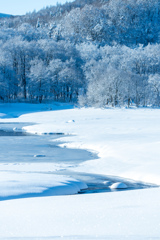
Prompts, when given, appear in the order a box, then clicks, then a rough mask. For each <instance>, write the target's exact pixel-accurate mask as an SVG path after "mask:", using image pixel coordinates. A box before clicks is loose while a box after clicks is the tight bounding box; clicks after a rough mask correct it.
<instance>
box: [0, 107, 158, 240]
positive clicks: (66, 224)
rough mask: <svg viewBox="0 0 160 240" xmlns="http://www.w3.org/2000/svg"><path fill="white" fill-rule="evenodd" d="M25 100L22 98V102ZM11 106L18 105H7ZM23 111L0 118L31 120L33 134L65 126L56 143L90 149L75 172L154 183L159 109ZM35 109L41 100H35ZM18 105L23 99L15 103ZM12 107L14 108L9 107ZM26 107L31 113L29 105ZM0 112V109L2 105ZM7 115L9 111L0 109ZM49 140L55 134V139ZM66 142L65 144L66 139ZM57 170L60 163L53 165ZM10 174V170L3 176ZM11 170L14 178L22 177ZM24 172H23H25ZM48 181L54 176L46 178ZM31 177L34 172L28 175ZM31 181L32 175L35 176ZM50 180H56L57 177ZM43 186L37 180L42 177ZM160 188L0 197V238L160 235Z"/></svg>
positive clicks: (27, 167) (45, 168)
mask: <svg viewBox="0 0 160 240" xmlns="http://www.w3.org/2000/svg"><path fill="white" fill-rule="evenodd" d="M29 106H30V105H25V104H24V105H23V108H26V109H27V108H28V111H29V108H30V107H29ZM10 107H11V109H10V114H9V115H10V117H11V113H12V114H13V115H14V111H15V112H17V106H16V108H14V105H10ZM50 107H51V108H52V111H43V112H36V113H28V114H25V115H22V116H20V117H19V118H10V119H4V118H3V119H0V122H4V121H5V122H27V123H29V122H31V123H32V122H34V123H37V124H35V125H31V126H25V127H24V129H25V130H26V131H29V132H33V133H39V134H41V133H50V132H63V133H65V134H70V136H66V137H65V138H63V139H59V140H58V142H59V141H60V140H61V141H62V143H61V146H62V147H69V148H71V147H72V148H73V147H75V148H82V149H90V150H91V151H93V152H96V153H97V154H98V156H99V159H95V160H90V161H87V162H84V163H81V164H79V165H78V164H76V165H75V166H73V165H72V166H67V165H66V166H65V167H69V169H70V170H73V171H81V172H91V173H99V174H106V175H116V176H121V177H126V178H131V179H136V180H143V181H146V182H151V183H155V184H160V175H159V169H160V161H159V147H160V140H159V136H160V123H159V119H160V110H159V109H154V110H153V109H130V110H129V109H94V108H83V109H77V108H75V109H64V108H63V106H62V110H60V108H61V107H60V106H59V107H57V106H54V105H52V106H50ZM37 108H39V106H38V107H37ZM21 109H22V105H21ZM11 110H12V111H11ZM32 110H33V107H32V109H30V112H32ZM0 112H1V111H0ZM2 112H3V113H5V114H7V111H6V112H5V111H2ZM53 141H57V140H55V139H53ZM64 142H65V143H64ZM54 167H55V166H54V165H53V164H42V165H39V164H38V168H37V167H35V164H31V163H30V164H28V165H26V164H19V165H18V164H17V165H14V164H9V165H5V164H0V171H1V181H2V179H3V175H4V174H3V172H4V171H5V172H7V171H8V173H11V172H12V171H17V174H18V171H20V170H21V171H26V172H27V171H32V172H35V171H36V172H37V173H38V174H39V176H40V177H41V173H40V172H41V171H42V170H43V171H44V172H46V173H47V172H48V173H49V172H50V171H51V169H52V170H54V169H55V170H56V168H54ZM56 167H57V169H58V170H61V169H63V168H64V165H62V166H60V165H57V166H56ZM7 176H8V177H7V179H8V180H12V179H10V177H11V175H7ZM19 177H20V176H15V179H14V180H15V181H17V180H20V179H19ZM24 177H25V178H26V175H24ZM50 179H51V181H54V178H52V177H50V178H49V179H47V178H46V181H47V184H48V183H49V181H48V180H50ZM30 180H31V182H32V179H30ZM33 180H34V181H35V179H33ZM55 182H56V181H55ZM41 183H42V186H43V181H42V182H41ZM159 202H160V188H158V187H157V188H154V189H145V190H134V191H125V192H112V193H101V194H86V195H75V196H74V195H72V196H56V197H55V196H53V197H45V198H43V197H39V198H30V199H19V200H11V201H1V202H0V212H1V215H0V223H1V224H0V238H1V239H7V238H9V239H12V238H19V239H23V238H26V239H34V238H35V239H36V238H37V239H47V238H48V239H60V238H62V239H109V240H113V239H118V240H122V239H123V240H125V239H129V240H141V239H143V240H149V239H150V240H152V239H160V217H159V215H160V204H159Z"/></svg>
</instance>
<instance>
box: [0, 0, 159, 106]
mask: <svg viewBox="0 0 160 240" xmlns="http://www.w3.org/2000/svg"><path fill="white" fill-rule="evenodd" d="M159 22H160V2H159V1H158V0H145V1H144V0H124V1H121V0H116V1H115V0H99V1H98V0H81V1H80V0H76V1H74V2H72V3H66V4H64V5H57V6H55V7H47V8H45V9H42V10H41V11H39V12H37V13H36V12H33V13H27V14H26V15H25V16H17V17H12V18H6V19H4V18H3V19H1V20H0V100H1V101H30V102H35V101H37V102H42V101H47V100H54V101H65V102H77V101H79V103H80V104H82V105H91V106H92V105H97V106H121V105H123V106H124V105H126V106H128V107H129V106H130V105H133V104H135V105H136V106H149V105H150V106H160V96H159V95H160V50H159V49H160V24H159Z"/></svg>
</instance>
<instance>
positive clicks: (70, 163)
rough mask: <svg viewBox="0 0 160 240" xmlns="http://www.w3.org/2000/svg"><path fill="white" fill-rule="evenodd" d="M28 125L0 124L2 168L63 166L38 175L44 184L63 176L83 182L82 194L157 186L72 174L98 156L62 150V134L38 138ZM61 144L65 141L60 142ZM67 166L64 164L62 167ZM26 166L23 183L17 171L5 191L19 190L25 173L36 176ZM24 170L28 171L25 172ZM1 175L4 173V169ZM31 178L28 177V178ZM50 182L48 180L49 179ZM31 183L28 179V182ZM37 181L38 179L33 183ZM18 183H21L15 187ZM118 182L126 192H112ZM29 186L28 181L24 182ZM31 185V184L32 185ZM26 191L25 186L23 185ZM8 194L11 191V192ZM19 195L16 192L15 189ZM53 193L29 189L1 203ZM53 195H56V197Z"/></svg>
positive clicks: (81, 151) (96, 175) (4, 197)
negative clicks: (27, 130) (29, 131)
mask: <svg viewBox="0 0 160 240" xmlns="http://www.w3.org/2000/svg"><path fill="white" fill-rule="evenodd" d="M25 125H28V123H26V124H24V123H23V124H20V123H1V124H0V145H1V146H5V148H1V154H0V163H1V164H2V165H3V166H8V167H9V169H10V166H11V165H12V166H13V165H14V166H15V165H16V166H18V167H19V166H21V165H22V164H25V166H26V165H27V166H28V165H29V164H37V165H39V164H43V163H45V164H46V163H52V164H58V166H60V167H59V168H58V170H56V171H55V169H50V171H43V167H42V168H41V170H39V171H38V173H39V174H40V175H41V181H42V182H43V178H44V181H46V180H45V179H46V176H48V177H49V179H50V176H54V177H55V178H57V176H63V177H67V178H68V177H69V178H74V179H77V180H78V181H82V182H84V183H85V184H87V186H88V188H87V189H84V190H80V191H79V193H80V194H88V193H100V192H111V191H122V190H123V191H124V190H134V189H144V188H150V187H155V185H153V184H145V183H140V182H135V181H131V180H126V179H122V178H118V177H114V176H105V175H98V174H87V173H76V172H73V171H69V168H70V167H74V166H76V165H77V164H80V163H82V162H84V161H88V160H93V159H95V158H97V155H96V154H93V153H91V152H89V151H86V150H81V149H68V148H61V147H59V146H58V144H59V142H58V138H59V137H62V138H63V134H61V133H57V134H56V133H50V134H43V135H36V134H29V133H26V132H24V131H22V127H23V126H25ZM60 143H62V142H60ZM63 164H64V165H63ZM25 166H24V167H23V171H21V170H20V171H19V170H18V174H20V175H21V176H22V180H21V179H19V178H18V181H17V176H16V179H14V177H15V176H14V175H15V174H17V169H16V170H12V173H11V172H10V170H9V169H8V170H7V171H9V172H10V173H11V176H12V175H13V179H12V177H11V179H10V180H9V181H10V182H12V181H13V182H14V186H12V184H11V186H10V184H8V182H7V183H6V188H8V186H9V188H10V187H14V188H15V189H16V188H19V184H21V181H22V182H23V176H24V173H25V174H28V175H29V176H31V178H32V176H33V174H34V168H33V169H32V171H27V169H26V171H25ZM34 167H35V165H34ZM35 169H36V168H35ZM24 171H25V172H24ZM1 172H3V173H4V171H3V170H1ZM29 176H28V177H29ZM34 177H35V178H36V177H37V178H39V176H38V175H37V170H36V171H35V176H34ZM47 179H48V178H47ZM27 181H28V180H27ZM34 181H35V180H34ZM34 181H33V183H32V187H34V184H36V186H37V182H36V183H34ZM16 182H18V184H16ZM116 182H123V183H125V184H126V185H127V189H114V190H113V189H111V188H110V187H111V185H112V184H114V183H116ZM25 184H27V182H25ZM29 184H30V183H29ZM21 188H23V184H22V185H21ZM8 191H9V189H8ZM15 192H17V189H16V190H15ZM53 192H54V188H53V187H52V186H50V185H46V186H45V189H44V190H43V191H38V192H37V189H36V190H35V191H34V190H32V192H29V189H28V190H26V191H25V192H24V193H23V191H22V192H21V191H20V192H19V194H12V193H9V194H7V196H3V195H2V196H0V200H9V199H16V198H28V197H41V196H51V195H52V194H53ZM53 195H54V194H53Z"/></svg>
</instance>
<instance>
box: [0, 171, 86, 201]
mask: <svg viewBox="0 0 160 240" xmlns="http://www.w3.org/2000/svg"><path fill="white" fill-rule="evenodd" d="M86 188H87V185H86V184H85V183H83V182H80V181H77V180H75V179H73V178H69V177H66V176H59V175H53V174H42V173H34V172H33V173H31V172H28V173H27V172H13V171H10V172H8V171H4V172H2V171H1V175H0V199H1V198H2V199H3V198H4V197H6V199H7V197H8V198H11V197H14V196H16V197H19V198H20V197H22V196H21V195H24V194H28V195H27V197H31V196H32V194H33V193H34V196H35V197H36V196H44V195H45V196H55V195H68V194H76V193H78V192H79V191H80V190H81V189H86ZM39 193H41V194H39Z"/></svg>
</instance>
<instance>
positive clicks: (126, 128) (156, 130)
mask: <svg viewBox="0 0 160 240" xmlns="http://www.w3.org/2000/svg"><path fill="white" fill-rule="evenodd" d="M70 119H74V123H70V124H68V121H69V122H70ZM159 119H160V110H159V109H154V110H153V109H94V108H82V109H69V110H63V111H50V112H46V113H45V114H44V113H33V114H26V115H23V116H21V117H20V118H19V119H18V121H22V122H23V121H24V122H25V121H26V122H37V123H39V124H37V125H32V126H27V127H24V129H25V130H26V131H28V132H31V133H42V134H43V133H47V132H48V133H49V132H55V133H56V132H61V133H64V134H66V135H67V134H69V135H71V136H70V137H68V136H67V137H66V138H63V140H62V141H63V142H64V141H65V143H62V144H61V147H68V148H80V149H89V150H90V151H93V152H94V153H95V152H96V153H98V156H99V158H100V159H99V160H95V161H88V162H85V163H83V164H81V165H80V166H77V168H76V170H77V171H82V172H91V173H98V174H108V175H115V176H120V177H125V178H131V179H134V180H137V181H144V182H150V183H155V184H160V175H159V170H158V169H160V161H159V147H160V141H159V135H160V124H159ZM74 170H75V169H74Z"/></svg>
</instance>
